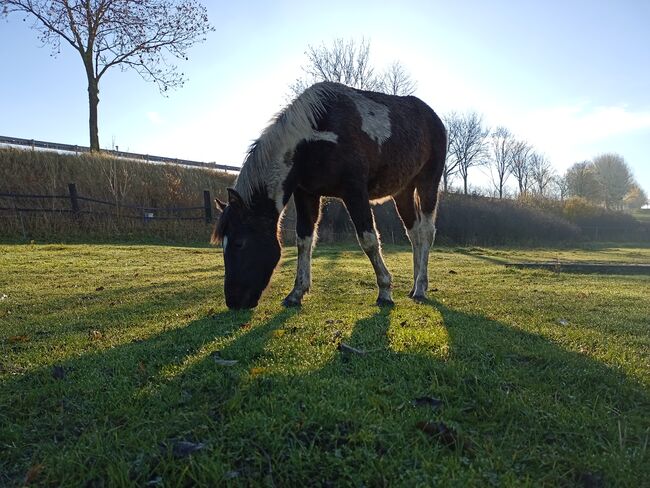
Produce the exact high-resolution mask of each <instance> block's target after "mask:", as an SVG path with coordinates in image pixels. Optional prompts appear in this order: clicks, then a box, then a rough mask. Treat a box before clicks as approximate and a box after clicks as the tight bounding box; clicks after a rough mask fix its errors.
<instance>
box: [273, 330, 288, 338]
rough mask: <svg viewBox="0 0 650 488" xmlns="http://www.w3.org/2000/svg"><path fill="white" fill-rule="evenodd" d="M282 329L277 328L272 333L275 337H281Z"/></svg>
mask: <svg viewBox="0 0 650 488" xmlns="http://www.w3.org/2000/svg"><path fill="white" fill-rule="evenodd" d="M284 332H285V331H284V329H278V330H274V331H273V335H274V336H275V337H282V336H283V335H284Z"/></svg>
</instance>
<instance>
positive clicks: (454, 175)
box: [290, 39, 648, 210]
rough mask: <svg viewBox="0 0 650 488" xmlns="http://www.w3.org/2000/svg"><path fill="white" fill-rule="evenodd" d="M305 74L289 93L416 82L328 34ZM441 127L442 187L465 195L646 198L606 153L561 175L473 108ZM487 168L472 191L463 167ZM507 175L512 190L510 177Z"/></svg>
mask: <svg viewBox="0 0 650 488" xmlns="http://www.w3.org/2000/svg"><path fill="white" fill-rule="evenodd" d="M305 55H306V56H307V63H306V64H305V65H304V66H303V67H302V69H303V72H304V76H303V77H301V78H299V79H298V80H296V81H295V82H294V83H293V84H292V85H291V87H290V91H291V94H290V95H291V96H292V97H293V96H295V95H297V94H299V93H301V92H302V91H303V90H304V89H305V88H307V87H308V86H310V85H311V84H313V83H315V82H318V81H336V82H339V83H343V84H346V85H349V86H353V87H355V88H359V89H363V90H375V91H381V92H384V93H388V94H392V95H411V94H413V93H414V92H415V89H416V87H417V84H416V82H415V81H414V80H413V79H412V78H411V76H410V74H409V73H408V71H407V70H406V69H405V68H404V67H403V66H402V65H401V64H400V63H399V61H394V62H393V63H392V64H391V65H390V66H389V67H388V68H387V69H385V70H383V71H381V70H379V71H378V70H376V69H375V68H374V67H373V66H372V63H371V61H370V43H369V42H368V41H367V40H365V39H362V40H361V42H358V43H357V42H356V41H354V40H347V41H345V40H343V39H335V40H334V41H333V42H332V43H331V44H330V45H325V44H321V45H320V46H311V45H310V46H308V48H307V51H306V52H305ZM443 120H444V122H445V125H446V126H447V134H448V141H447V144H448V147H447V160H446V162H445V168H444V172H443V181H442V188H443V190H444V191H445V192H450V191H453V190H454V187H453V184H454V182H456V181H460V184H461V192H462V193H463V194H465V195H468V194H474V195H483V196H490V197H495V198H498V199H504V198H510V197H520V198H523V197H530V196H533V197H541V198H550V199H556V200H559V201H564V200H566V199H567V198H571V197H577V198H581V199H584V200H585V201H586V202H588V203H589V204H592V205H597V206H603V207H604V208H605V209H607V210H633V209H639V208H641V207H642V206H644V205H645V204H646V203H647V202H648V196H647V195H646V193H645V192H644V191H643V189H642V188H641V187H640V185H639V184H638V183H637V182H636V181H635V179H634V177H633V175H632V172H631V171H630V168H629V166H628V165H627V164H626V163H625V160H624V159H623V157H622V156H620V155H618V154H613V153H608V154H601V155H599V156H596V157H595V158H594V159H593V160H592V161H582V162H578V163H575V164H574V165H573V166H571V167H570V168H569V169H568V170H567V171H566V172H565V173H564V174H563V175H561V174H559V173H558V172H557V171H556V169H555V168H554V167H553V165H552V163H551V161H550V160H549V159H548V157H547V156H546V155H544V154H543V153H542V152H540V151H539V150H537V149H536V148H535V147H533V146H532V145H531V144H530V143H529V142H527V141H525V140H523V139H520V138H517V137H516V136H515V135H514V133H513V132H511V131H510V130H509V129H508V128H506V127H503V126H497V127H495V128H489V127H488V126H487V125H486V123H485V122H484V120H483V116H482V115H481V114H479V113H477V112H475V111H469V112H465V113H458V112H450V113H447V114H444V115H443ZM479 167H480V168H483V169H486V170H487V173H488V174H489V177H490V187H489V188H488V189H479V188H477V187H474V188H472V187H471V185H470V170H471V169H472V168H479ZM512 180H514V183H515V187H514V188H515V190H514V192H513V190H511V187H510V186H509V182H510V181H512Z"/></svg>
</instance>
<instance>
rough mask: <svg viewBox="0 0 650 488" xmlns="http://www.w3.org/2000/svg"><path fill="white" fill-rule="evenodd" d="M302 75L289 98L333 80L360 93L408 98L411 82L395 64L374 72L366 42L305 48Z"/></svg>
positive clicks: (293, 86) (350, 41)
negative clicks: (313, 86)
mask: <svg viewBox="0 0 650 488" xmlns="http://www.w3.org/2000/svg"><path fill="white" fill-rule="evenodd" d="M305 55H306V56H307V63H306V64H305V65H304V66H303V67H302V70H303V72H304V73H305V75H304V76H302V77H301V78H298V79H297V80H296V81H295V82H294V83H293V84H292V85H290V87H289V90H290V95H289V97H290V98H294V97H295V96H297V95H300V94H301V93H302V92H303V91H305V89H306V88H308V87H310V86H311V85H313V84H314V83H317V82H319V81H334V82H337V83H342V84H344V85H348V86H351V87H353V88H359V89H360V90H374V91H380V92H384V93H388V94H390V95H411V94H412V93H413V92H414V91H415V88H416V83H415V81H414V80H413V79H412V78H411V76H410V75H409V74H408V72H407V71H406V69H405V68H404V66H402V64H401V63H400V62H399V61H395V62H394V63H392V64H391V65H390V66H389V67H388V69H386V71H385V72H383V73H380V72H377V71H376V69H375V67H374V66H373V65H372V63H371V62H370V41H367V40H365V39H362V40H361V41H360V42H357V41H355V40H354V39H349V40H344V39H340V38H339V39H335V40H334V41H333V42H332V43H331V44H330V45H325V44H324V43H323V44H321V45H320V46H312V45H310V46H308V48H307V51H305Z"/></svg>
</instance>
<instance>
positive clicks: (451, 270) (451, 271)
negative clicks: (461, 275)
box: [449, 269, 458, 274]
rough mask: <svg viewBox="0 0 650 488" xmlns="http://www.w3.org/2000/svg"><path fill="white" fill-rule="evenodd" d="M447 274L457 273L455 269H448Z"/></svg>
mask: <svg viewBox="0 0 650 488" xmlns="http://www.w3.org/2000/svg"><path fill="white" fill-rule="evenodd" d="M449 274H458V273H457V272H456V271H454V270H453V269H450V270H449Z"/></svg>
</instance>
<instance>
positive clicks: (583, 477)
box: [577, 473, 605, 488]
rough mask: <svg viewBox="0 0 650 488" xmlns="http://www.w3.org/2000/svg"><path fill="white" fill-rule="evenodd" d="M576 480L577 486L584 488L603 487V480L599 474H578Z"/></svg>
mask: <svg viewBox="0 0 650 488" xmlns="http://www.w3.org/2000/svg"><path fill="white" fill-rule="evenodd" d="M577 479H578V484H579V485H580V486H584V487H585V488H602V487H603V486H605V480H604V479H603V476H602V475H601V474H599V473H579V474H578V476H577Z"/></svg>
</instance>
